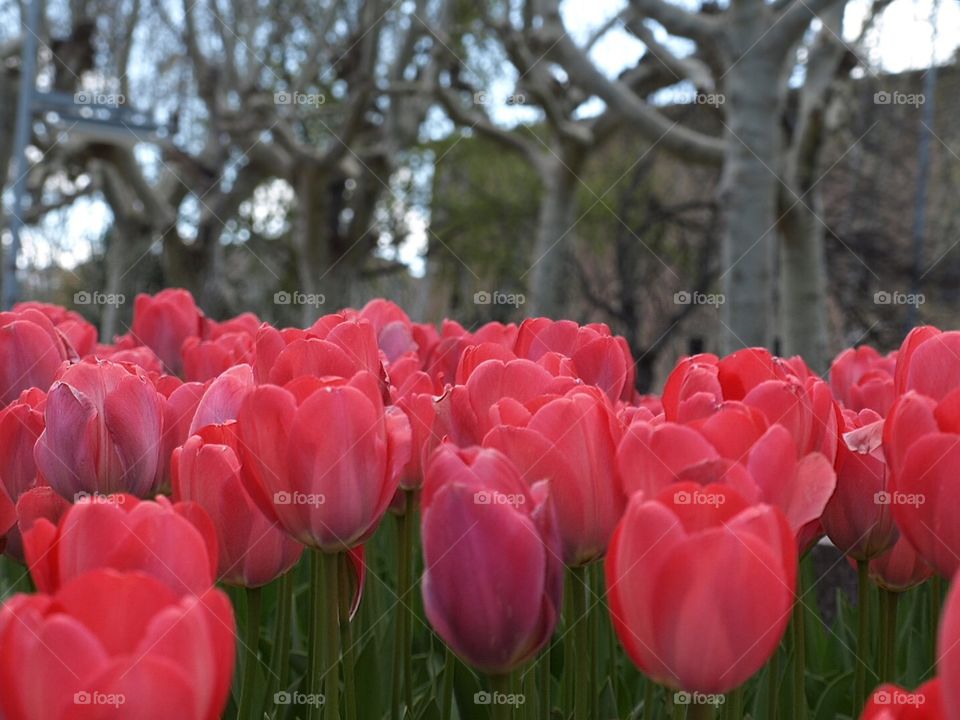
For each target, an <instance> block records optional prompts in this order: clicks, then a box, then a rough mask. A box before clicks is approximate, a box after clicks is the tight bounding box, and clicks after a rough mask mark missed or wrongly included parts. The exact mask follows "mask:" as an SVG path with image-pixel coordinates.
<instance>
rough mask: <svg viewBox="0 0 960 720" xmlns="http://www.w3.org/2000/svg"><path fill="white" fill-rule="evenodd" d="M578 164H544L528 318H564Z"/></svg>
mask: <svg viewBox="0 0 960 720" xmlns="http://www.w3.org/2000/svg"><path fill="white" fill-rule="evenodd" d="M581 165H582V162H580V160H579V159H576V160H574V159H573V158H570V159H569V160H568V161H567V162H566V163H564V162H561V161H560V160H556V161H555V162H549V163H547V164H546V165H545V168H544V171H543V172H541V182H542V185H543V194H542V196H541V199H540V210H539V214H538V217H537V234H536V240H535V242H534V246H533V261H532V262H533V265H532V267H531V269H530V280H529V285H528V288H527V289H528V294H529V296H530V297H529V298H527V301H528V312H529V314H530V315H531V316H538V315H543V316H547V317H553V318H561V317H563V313H564V309H565V303H564V300H565V298H566V294H567V292H568V291H569V287H570V284H571V278H570V265H569V263H570V252H571V249H572V246H573V237H574V236H573V226H574V223H575V222H576V219H577V203H576V199H577V192H576V191H577V183H578V182H579V181H578V179H577V174H576V173H577V171H578V170H579V168H580V166H581Z"/></svg>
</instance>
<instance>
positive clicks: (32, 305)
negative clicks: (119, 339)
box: [13, 301, 98, 357]
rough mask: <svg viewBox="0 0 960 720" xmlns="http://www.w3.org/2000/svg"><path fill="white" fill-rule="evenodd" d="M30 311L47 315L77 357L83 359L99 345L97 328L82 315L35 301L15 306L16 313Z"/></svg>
mask: <svg viewBox="0 0 960 720" xmlns="http://www.w3.org/2000/svg"><path fill="white" fill-rule="evenodd" d="M30 309H32V310H36V311H38V312H41V313H43V314H44V315H46V317H47V319H48V320H50V322H52V323H53V324H54V326H55V327H56V328H57V330H58V331H59V333H60V334H61V335H62V336H63V337H64V338H65V339H66V341H67V343H68V344H69V345H70V347H72V348H73V349H74V350H75V351H76V353H77V355H79V356H80V357H83V356H85V355H87V354H89V353H90V352H92V351H93V348H94V347H95V346H96V344H97V336H98V333H97V328H96V327H95V326H94V325H92V324H91V323H89V322H87V321H86V320H85V319H84V317H83V316H82V315H81V314H80V313H77V312H74V311H73V310H67V309H66V308H63V307H60V306H59V305H51V304H50V303H42V302H33V301H28V302H21V303H17V304H16V305H14V306H13V311H14V312H20V311H22V310H30Z"/></svg>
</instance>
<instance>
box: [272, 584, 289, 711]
mask: <svg viewBox="0 0 960 720" xmlns="http://www.w3.org/2000/svg"><path fill="white" fill-rule="evenodd" d="M293 575H294V572H293V570H290V571H288V572H287V573H286V574H284V575H282V576H281V577H280V578H279V579H278V580H277V584H278V588H277V624H276V626H275V627H274V629H273V647H272V649H271V650H270V676H269V680H270V682H269V683H268V690H267V701H268V702H272V701H273V694H274V693H275V692H276V691H277V690H282V691H286V690H287V685H288V679H289V674H288V673H289V668H290V662H289V659H290V603H291V602H292V600H293Z"/></svg>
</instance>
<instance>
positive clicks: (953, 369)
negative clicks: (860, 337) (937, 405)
mask: <svg viewBox="0 0 960 720" xmlns="http://www.w3.org/2000/svg"><path fill="white" fill-rule="evenodd" d="M894 382H895V385H896V391H897V394H898V395H902V394H903V393H905V392H907V391H909V390H914V391H916V392H918V393H920V394H921V395H926V396H927V397H931V398H933V399H934V400H937V401H939V400H941V399H943V397H944V396H946V395H947V394H948V393H949V392H951V391H952V390H954V389H956V388H957V387H960V332H957V331H953V332H940V331H939V330H937V328H935V327H930V326H929V325H926V326H922V327H916V328H914V329H913V330H911V331H910V334H908V335H907V337H906V338H905V339H904V341H903V344H902V345H901V346H900V350H899V352H898V354H897V367H896V369H895V371H894Z"/></svg>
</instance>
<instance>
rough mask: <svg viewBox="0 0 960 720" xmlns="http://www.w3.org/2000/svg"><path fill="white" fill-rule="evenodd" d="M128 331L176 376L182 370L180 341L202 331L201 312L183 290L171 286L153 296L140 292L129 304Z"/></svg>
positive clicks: (191, 297)
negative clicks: (129, 321)
mask: <svg viewBox="0 0 960 720" xmlns="http://www.w3.org/2000/svg"><path fill="white" fill-rule="evenodd" d="M132 334H133V336H134V338H135V339H136V340H137V341H138V342H139V343H140V344H142V345H146V346H147V347H149V348H150V349H151V350H153V351H154V352H155V353H156V354H157V355H159V356H160V359H161V360H163V364H164V365H166V366H167V369H168V370H169V372H171V373H173V374H175V375H176V374H179V373H180V371H181V370H182V369H183V358H182V356H181V354H180V353H181V348H182V347H183V342H184V340H186V339H187V338H189V337H202V336H203V334H204V317H203V313H202V312H200V309H199V308H198V307H197V304H196V303H195V302H194V300H193V296H192V295H191V294H190V293H189V292H187V291H186V290H181V289H178V288H177V289H174V288H171V289H168V290H162V291H160V292H158V293H157V294H156V295H153V296H151V295H144V294H140V295H137V298H136V300H135V301H134V305H133V328H132Z"/></svg>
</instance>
